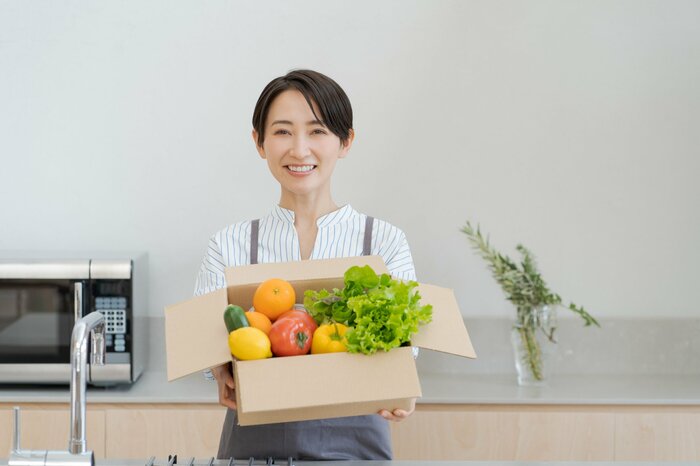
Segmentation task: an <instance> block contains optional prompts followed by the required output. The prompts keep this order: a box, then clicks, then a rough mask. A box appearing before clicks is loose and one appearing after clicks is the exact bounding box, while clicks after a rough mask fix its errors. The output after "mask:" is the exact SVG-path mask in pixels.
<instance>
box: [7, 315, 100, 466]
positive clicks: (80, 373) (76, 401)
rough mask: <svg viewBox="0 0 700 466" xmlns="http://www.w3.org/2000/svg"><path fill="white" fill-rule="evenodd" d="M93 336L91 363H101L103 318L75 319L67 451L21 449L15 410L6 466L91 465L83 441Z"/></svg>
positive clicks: (72, 337) (71, 352)
mask: <svg viewBox="0 0 700 466" xmlns="http://www.w3.org/2000/svg"><path fill="white" fill-rule="evenodd" d="M88 335H91V336H92V346H91V347H92V351H91V354H90V363H91V364H95V365H100V366H101V365H103V364H104V355H105V318H104V316H103V315H102V314H101V313H99V312H91V313H90V314H88V315H86V316H85V317H83V318H81V319H78V320H77V321H76V322H75V326H74V327H73V333H72V335H71V342H70V368H71V377H70V440H69V442H68V450H67V451H62V450H58V451H53V450H22V449H21V448H20V424H19V419H20V418H19V407H15V408H14V421H15V431H14V438H13V443H12V452H11V453H10V459H9V461H8V465H9V466H59V465H60V466H94V464H95V456H94V454H93V452H92V451H90V450H88V449H87V446H86V442H85V385H86V383H87V374H86V372H87V354H86V353H87V347H88V344H87V337H88Z"/></svg>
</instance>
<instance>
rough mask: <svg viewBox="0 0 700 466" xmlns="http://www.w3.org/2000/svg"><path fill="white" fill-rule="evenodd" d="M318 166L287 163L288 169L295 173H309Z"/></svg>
mask: <svg viewBox="0 0 700 466" xmlns="http://www.w3.org/2000/svg"><path fill="white" fill-rule="evenodd" d="M316 167H317V165H286V168H287V170H289V171H292V172H294V173H308V172H310V171H312V170H314V169H315V168H316Z"/></svg>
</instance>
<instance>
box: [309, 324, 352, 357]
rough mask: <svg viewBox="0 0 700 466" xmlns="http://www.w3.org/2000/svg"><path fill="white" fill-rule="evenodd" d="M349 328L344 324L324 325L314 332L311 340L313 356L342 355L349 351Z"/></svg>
mask: <svg viewBox="0 0 700 466" xmlns="http://www.w3.org/2000/svg"><path fill="white" fill-rule="evenodd" d="M347 330H348V327H347V326H346V325H343V324H323V325H321V326H319V327H318V328H317V329H316V331H315V332H314V336H313V339H312V340H311V354H321V353H341V352H343V351H347V350H348V346H347V344H348V342H347V340H346V339H345V332H347Z"/></svg>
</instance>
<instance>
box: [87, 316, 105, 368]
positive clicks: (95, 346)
mask: <svg viewBox="0 0 700 466" xmlns="http://www.w3.org/2000/svg"><path fill="white" fill-rule="evenodd" d="M90 336H91V339H92V345H91V349H90V364H94V365H96V366H103V365H104V363H105V345H106V342H105V324H104V322H102V323H101V324H99V325H97V326H96V327H95V328H93V329H92V330H91V331H90Z"/></svg>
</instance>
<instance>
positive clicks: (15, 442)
mask: <svg viewBox="0 0 700 466" xmlns="http://www.w3.org/2000/svg"><path fill="white" fill-rule="evenodd" d="M12 410H13V411H14V429H13V431H12V451H13V452H18V451H20V450H21V448H20V445H19V439H20V435H21V434H20V430H19V428H20V424H19V406H15V407H14V408H12Z"/></svg>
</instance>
